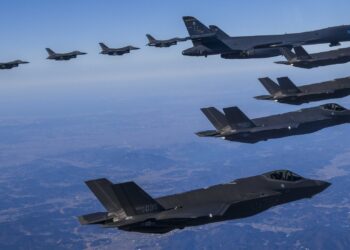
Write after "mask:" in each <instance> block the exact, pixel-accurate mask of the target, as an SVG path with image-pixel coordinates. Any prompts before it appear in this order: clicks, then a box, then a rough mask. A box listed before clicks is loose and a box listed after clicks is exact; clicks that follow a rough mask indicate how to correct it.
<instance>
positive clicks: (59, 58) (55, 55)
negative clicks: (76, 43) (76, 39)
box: [46, 48, 87, 61]
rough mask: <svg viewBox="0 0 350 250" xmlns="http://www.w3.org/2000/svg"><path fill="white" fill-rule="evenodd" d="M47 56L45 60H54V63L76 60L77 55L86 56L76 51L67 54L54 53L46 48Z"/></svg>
mask: <svg viewBox="0 0 350 250" xmlns="http://www.w3.org/2000/svg"><path fill="white" fill-rule="evenodd" d="M46 51H47V53H48V54H49V56H48V57H47V58H46V59H51V60H56V61H67V60H70V59H72V58H76V57H77V56H79V55H86V54H87V53H85V52H80V51H78V50H75V51H72V52H68V53H55V52H54V51H53V50H52V49H49V48H46Z"/></svg>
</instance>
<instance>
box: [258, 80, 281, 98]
mask: <svg viewBox="0 0 350 250" xmlns="http://www.w3.org/2000/svg"><path fill="white" fill-rule="evenodd" d="M259 81H260V82H261V84H262V85H263V86H264V87H265V89H266V90H267V91H268V92H269V93H270V94H271V95H275V94H276V93H277V92H279V91H281V89H280V87H279V86H278V84H277V83H275V82H274V81H272V80H271V78H269V77H264V78H259Z"/></svg>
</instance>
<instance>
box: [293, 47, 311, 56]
mask: <svg viewBox="0 0 350 250" xmlns="http://www.w3.org/2000/svg"><path fill="white" fill-rule="evenodd" d="M294 52H295V54H296V56H297V57H298V58H299V59H311V56H310V55H309V53H307V52H306V50H305V49H304V48H303V47H302V46H297V47H294Z"/></svg>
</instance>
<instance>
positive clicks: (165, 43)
mask: <svg viewBox="0 0 350 250" xmlns="http://www.w3.org/2000/svg"><path fill="white" fill-rule="evenodd" d="M146 37H147V39H148V41H149V43H148V44H147V46H153V47H157V48H167V47H170V46H173V45H176V44H177V43H178V42H185V41H187V40H188V39H189V38H188V37H185V38H179V37H174V38H171V39H167V40H157V39H155V38H154V37H153V36H151V35H150V34H147V35H146Z"/></svg>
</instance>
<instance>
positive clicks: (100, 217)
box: [78, 212, 111, 225]
mask: <svg viewBox="0 0 350 250" xmlns="http://www.w3.org/2000/svg"><path fill="white" fill-rule="evenodd" d="M78 219H79V222H80V224H81V225H88V224H102V223H104V222H106V221H108V220H109V219H111V218H109V217H108V213H107V212H97V213H93V214H86V215H82V216H79V217H78Z"/></svg>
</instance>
